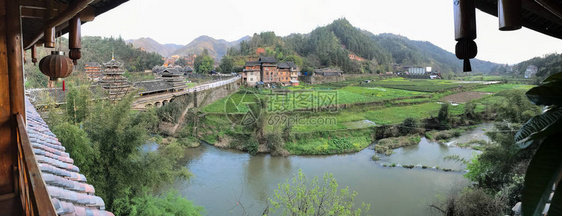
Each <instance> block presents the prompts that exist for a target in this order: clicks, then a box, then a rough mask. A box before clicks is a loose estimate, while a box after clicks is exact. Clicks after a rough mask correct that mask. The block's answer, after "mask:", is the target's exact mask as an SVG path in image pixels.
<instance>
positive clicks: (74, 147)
mask: <svg viewBox="0 0 562 216" xmlns="http://www.w3.org/2000/svg"><path fill="white" fill-rule="evenodd" d="M52 128H53V133H54V134H56V135H57V138H58V140H59V141H60V142H61V144H62V145H63V146H64V147H65V148H66V151H67V152H68V154H70V157H71V158H72V159H73V160H74V164H75V165H76V166H78V167H80V172H81V173H82V174H84V175H85V176H91V173H92V170H93V169H95V167H96V165H95V163H94V161H95V159H96V157H97V155H96V152H95V151H94V148H93V146H92V143H91V142H90V139H89V138H88V134H87V133H86V132H85V131H83V130H80V127H78V126H76V125H73V124H71V123H69V122H62V123H60V124H57V125H55V126H54V127H52Z"/></svg>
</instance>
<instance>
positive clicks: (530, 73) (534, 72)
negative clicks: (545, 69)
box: [525, 65, 539, 79]
mask: <svg viewBox="0 0 562 216" xmlns="http://www.w3.org/2000/svg"><path fill="white" fill-rule="evenodd" d="M537 71H539V68H537V66H535V65H529V66H528V67H527V70H525V78H527V79H528V78H531V77H533V76H535V75H537Z"/></svg>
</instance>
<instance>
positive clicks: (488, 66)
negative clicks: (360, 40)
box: [365, 32, 500, 73]
mask: <svg viewBox="0 0 562 216" xmlns="http://www.w3.org/2000/svg"><path fill="white" fill-rule="evenodd" d="M365 34H368V35H371V38H372V39H373V40H375V41H376V43H377V44H379V45H380V46H381V47H383V48H384V49H385V50H387V51H389V52H390V53H391V55H392V59H393V60H394V62H395V63H396V64H400V65H405V66H407V65H413V66H416V65H420V66H421V65H427V64H429V65H432V66H433V67H434V69H436V70H439V71H455V72H458V71H461V70H462V61H460V60H459V59H457V57H456V56H455V54H453V53H451V52H449V51H447V50H444V49H442V48H440V47H438V46H436V45H434V44H432V43H430V42H427V41H415V40H410V39H408V38H406V37H404V36H399V35H395V34H389V33H386V34H380V35H373V34H371V33H370V32H365ZM471 63H472V69H473V70H474V71H476V72H484V73H488V72H493V71H495V70H496V69H497V68H498V67H500V65H499V64H496V63H493V62H489V61H482V60H478V59H473V60H471Z"/></svg>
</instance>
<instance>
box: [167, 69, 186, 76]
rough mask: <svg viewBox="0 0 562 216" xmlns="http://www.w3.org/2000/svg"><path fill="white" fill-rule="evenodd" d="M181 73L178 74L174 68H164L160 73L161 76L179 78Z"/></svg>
mask: <svg viewBox="0 0 562 216" xmlns="http://www.w3.org/2000/svg"><path fill="white" fill-rule="evenodd" d="M181 75H183V73H180V72H179V71H178V70H177V69H176V68H166V69H164V71H162V76H163V77H164V76H168V77H170V76H181Z"/></svg>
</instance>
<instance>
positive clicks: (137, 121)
mask: <svg viewBox="0 0 562 216" xmlns="http://www.w3.org/2000/svg"><path fill="white" fill-rule="evenodd" d="M159 123H160V119H158V115H157V113H156V108H150V109H147V110H145V111H142V112H140V113H138V114H137V116H136V117H135V118H134V119H133V125H142V126H143V127H144V128H146V129H147V130H148V131H149V132H151V133H156V132H158V124H159Z"/></svg>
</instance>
